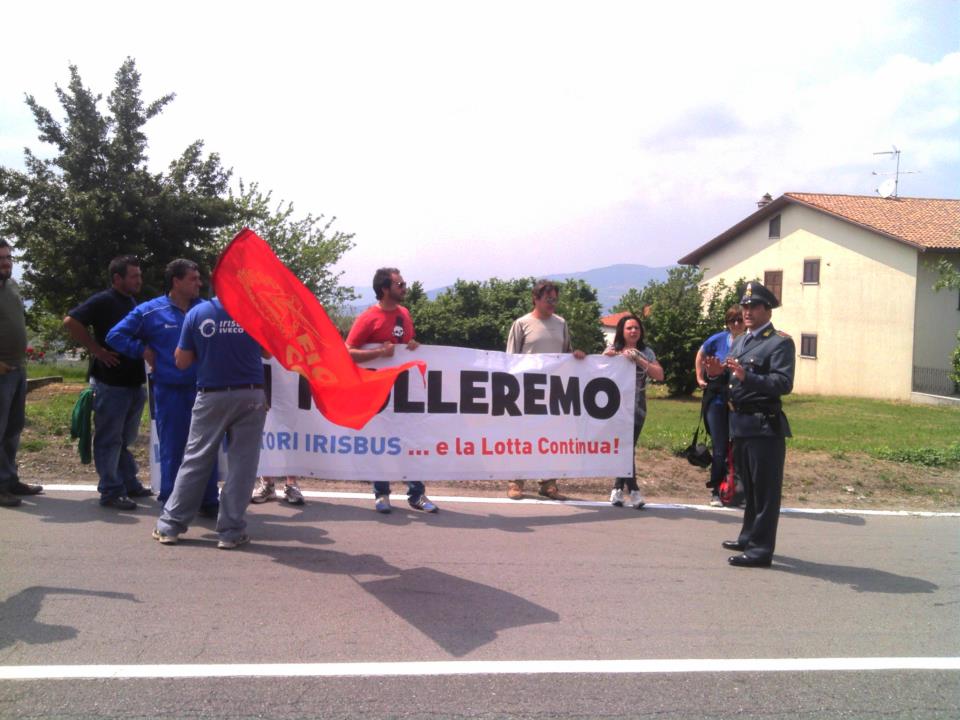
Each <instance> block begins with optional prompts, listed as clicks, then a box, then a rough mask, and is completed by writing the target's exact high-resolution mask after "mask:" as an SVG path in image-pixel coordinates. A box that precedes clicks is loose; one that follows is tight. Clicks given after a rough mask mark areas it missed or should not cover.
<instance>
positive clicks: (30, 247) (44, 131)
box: [0, 58, 236, 315]
mask: <svg viewBox="0 0 960 720" xmlns="http://www.w3.org/2000/svg"><path fill="white" fill-rule="evenodd" d="M115 81H116V82H115V86H114V88H113V91H112V92H111V93H110V95H109V96H108V98H107V101H106V112H104V111H103V110H102V109H101V101H102V99H103V98H102V96H101V95H98V94H95V93H94V92H93V91H92V90H90V89H89V88H87V87H86V86H84V84H83V81H82V79H81V77H80V73H79V71H78V69H77V68H76V66H70V82H69V84H68V85H67V87H66V88H65V89H64V88H60V87H59V86H58V87H57V98H58V99H59V102H60V105H61V106H62V109H63V114H64V117H63V120H62V121H60V120H57V119H55V118H54V115H53V113H51V112H50V111H49V110H48V109H47V108H45V107H43V106H41V105H40V104H39V103H38V102H37V100H36V99H35V98H34V97H33V96H32V95H28V96H27V98H26V103H27V106H28V107H29V108H30V110H31V112H32V113H33V117H34V120H35V122H36V124H37V128H38V130H39V139H40V141H41V142H43V143H45V144H47V145H49V146H51V147H52V151H53V152H52V155H51V156H50V157H47V158H43V157H40V156H39V155H37V154H35V153H34V152H33V151H31V150H30V149H27V150H26V151H25V170H23V171H19V170H13V169H9V168H0V232H3V233H4V234H5V235H7V236H12V237H13V238H15V243H16V245H17V249H18V252H19V254H20V256H21V259H22V261H23V262H24V273H23V279H24V294H25V295H26V296H27V297H28V298H30V299H32V300H33V304H34V307H33V311H34V312H38V313H44V312H48V313H54V314H55V315H62V314H63V313H64V312H65V311H66V310H67V309H69V307H70V306H71V305H72V304H74V303H76V302H78V301H80V300H81V299H83V298H84V297H86V296H88V295H90V294H91V293H92V292H95V291H97V290H100V289H103V288H104V287H106V285H107V282H108V278H107V277H106V268H107V265H108V263H109V262H110V259H111V258H113V257H115V256H117V255H121V254H134V255H137V256H138V257H140V259H141V261H142V262H143V269H144V278H145V288H144V294H146V295H148V294H155V293H157V292H159V290H160V288H161V277H162V273H163V268H164V266H165V265H166V263H167V262H168V261H170V260H172V259H174V258H176V257H187V258H190V259H193V260H196V261H197V262H199V263H201V265H202V266H204V267H205V268H209V267H210V264H211V263H212V262H213V260H214V259H215V257H216V255H215V253H216V243H215V239H216V237H217V233H218V231H219V230H220V229H221V228H223V227H225V226H228V225H230V224H232V223H233V222H234V219H235V217H236V209H235V207H234V203H233V201H232V200H231V199H230V198H229V197H228V196H227V190H228V181H229V178H230V171H229V170H225V169H224V168H223V167H222V166H221V163H220V158H219V157H218V156H217V155H216V154H215V153H213V154H209V155H205V154H204V151H203V143H202V142H200V141H197V142H195V143H193V144H191V145H190V146H189V147H187V148H186V149H185V150H184V151H183V153H182V155H181V156H180V157H179V158H177V159H176V160H174V161H173V162H172V163H171V164H170V166H169V169H168V170H167V172H165V173H164V172H161V173H154V172H151V171H150V169H149V168H148V165H147V161H148V157H147V136H146V134H145V131H144V126H145V125H146V124H147V122H148V121H149V120H151V119H152V118H154V117H156V116H157V115H158V114H160V112H161V111H162V110H163V108H164V107H165V106H166V105H167V104H168V103H169V102H170V101H171V100H173V97H174V96H173V94H168V95H164V96H163V97H161V98H159V99H157V100H153V101H151V102H147V103H145V102H144V100H143V98H142V95H141V89H140V73H139V72H138V71H137V69H136V65H135V63H134V61H133V60H132V59H130V58H127V60H125V61H124V63H123V64H122V65H121V66H120V69H119V70H118V71H117V73H116V76H115Z"/></svg>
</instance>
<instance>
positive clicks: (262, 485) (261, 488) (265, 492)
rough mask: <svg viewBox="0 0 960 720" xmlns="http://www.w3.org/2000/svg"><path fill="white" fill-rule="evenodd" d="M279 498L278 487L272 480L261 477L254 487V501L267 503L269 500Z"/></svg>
mask: <svg viewBox="0 0 960 720" xmlns="http://www.w3.org/2000/svg"><path fill="white" fill-rule="evenodd" d="M276 499H277V488H276V487H274V485H273V481H272V480H267V479H266V478H260V479H259V480H257V486H256V487H255V488H254V489H253V496H252V497H251V498H250V502H252V503H265V502H267V501H268V500H276Z"/></svg>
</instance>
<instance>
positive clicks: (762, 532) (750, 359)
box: [706, 281, 796, 567]
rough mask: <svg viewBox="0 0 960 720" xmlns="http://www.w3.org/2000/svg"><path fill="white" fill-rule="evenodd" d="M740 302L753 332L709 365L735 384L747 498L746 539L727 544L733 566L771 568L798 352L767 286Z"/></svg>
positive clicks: (751, 289) (733, 418)
mask: <svg viewBox="0 0 960 720" xmlns="http://www.w3.org/2000/svg"><path fill="white" fill-rule="evenodd" d="M740 304H741V306H742V307H743V320H744V325H746V328H747V332H745V333H744V334H743V335H741V336H740V337H739V338H737V339H736V341H734V343H733V346H732V347H731V348H730V352H729V353H728V355H727V358H726V360H724V362H723V363H720V361H719V360H717V359H716V358H708V359H707V361H706V365H707V374H708V375H709V376H711V377H717V376H719V375H724V374H725V376H726V380H727V382H728V384H729V388H730V436H731V438H732V439H733V457H734V463H735V464H736V465H737V469H738V471H739V472H740V475H741V477H742V478H743V485H744V492H745V496H746V497H745V499H746V506H745V508H744V511H743V527H742V528H741V530H740V536H739V537H738V538H737V539H736V540H725V541H724V542H723V547H725V548H727V549H728V550H738V551H740V554H739V555H731V556H730V557H729V558H728V562H729V563H730V564H731V565H735V566H738V567H770V564H771V563H772V562H773V549H774V545H775V544H776V540H777V521H778V520H779V518H780V496H781V492H782V490H783V464H784V458H785V456H786V438H788V437H790V436H791V435H790V425H789V424H788V423H787V417H786V415H784V414H783V406H782V404H781V400H780V398H781V397H782V396H784V395H787V394H788V393H790V391H791V390H792V389H793V374H794V368H795V366H796V348H795V346H794V343H793V340H792V339H791V337H790V336H789V335H787V334H786V333H783V332H779V331H777V330H775V329H774V327H773V324H772V323H771V321H770V319H771V317H772V315H773V308H775V307H778V306H779V304H780V303H779V302H778V301H777V298H776V297H775V296H774V294H773V293H772V292H770V291H769V290H768V289H767V288H765V287H764V286H763V285H761V284H760V283H759V282H757V281H753V282H750V283H747V287H746V289H745V290H744V293H743V297H742V298H741V299H740Z"/></svg>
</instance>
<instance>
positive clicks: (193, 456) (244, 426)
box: [157, 390, 267, 542]
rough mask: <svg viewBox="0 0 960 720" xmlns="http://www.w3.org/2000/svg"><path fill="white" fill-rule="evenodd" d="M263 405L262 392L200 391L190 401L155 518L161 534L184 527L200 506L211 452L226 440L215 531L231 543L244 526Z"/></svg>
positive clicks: (257, 459)
mask: <svg viewBox="0 0 960 720" xmlns="http://www.w3.org/2000/svg"><path fill="white" fill-rule="evenodd" d="M266 417H267V403H266V398H265V397H264V394H263V390H228V391H224V392H201V393H198V394H197V401H196V402H195V403H194V405H193V414H192V416H191V419H190V436H189V437H188V438H187V447H186V450H184V453H183V462H182V463H181V464H180V470H179V471H178V472H177V479H176V481H175V482H174V485H173V492H172V493H171V494H170V497H169V498H167V502H166V503H165V504H164V506H163V512H162V513H160V519H159V520H157V530H159V531H160V532H161V533H163V534H164V535H180V534H181V533H184V532H186V531H187V528H188V527H189V526H190V523H191V522H193V518H194V517H195V516H196V514H197V510H199V509H200V503H201V501H202V500H203V491H204V488H205V487H206V485H207V481H208V480H209V478H210V472H211V470H212V469H213V463H214V462H215V461H216V459H217V450H218V449H219V447H220V443H221V442H222V441H223V438H224V436H226V438H227V477H226V479H225V481H224V483H223V489H222V490H221V491H220V514H219V516H218V517H217V533H218V534H219V535H220V539H221V540H228V541H231V542H232V541H236V540H237V539H239V538H240V536H241V535H243V531H244V530H246V528H247V521H246V519H245V517H244V516H245V515H246V512H247V505H249V504H250V495H251V493H252V492H253V485H254V483H255V482H256V480H257V465H258V464H259V462H260V442H261V439H262V438H261V436H262V434H263V423H264V422H265V421H266Z"/></svg>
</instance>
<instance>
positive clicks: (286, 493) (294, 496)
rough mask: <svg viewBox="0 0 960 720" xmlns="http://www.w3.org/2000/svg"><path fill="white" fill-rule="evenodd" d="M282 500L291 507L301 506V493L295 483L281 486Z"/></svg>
mask: <svg viewBox="0 0 960 720" xmlns="http://www.w3.org/2000/svg"><path fill="white" fill-rule="evenodd" d="M283 498H284V499H285V500H286V501H287V502H288V503H290V504H291V505H303V502H304V500H303V493H302V492H300V486H299V485H297V484H296V483H287V484H286V485H284V486H283Z"/></svg>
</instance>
